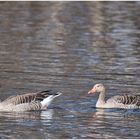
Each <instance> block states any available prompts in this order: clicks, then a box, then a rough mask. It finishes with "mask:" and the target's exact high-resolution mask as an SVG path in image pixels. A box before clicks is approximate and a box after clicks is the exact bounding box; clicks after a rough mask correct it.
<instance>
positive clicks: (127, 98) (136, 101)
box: [117, 95, 140, 106]
mask: <svg viewBox="0 0 140 140" xmlns="http://www.w3.org/2000/svg"><path fill="white" fill-rule="evenodd" d="M117 101H118V103H122V104H124V105H136V106H140V95H123V96H119V98H117Z"/></svg>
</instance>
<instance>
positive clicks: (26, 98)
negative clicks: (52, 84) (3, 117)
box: [3, 90, 56, 105]
mask: <svg viewBox="0 0 140 140" xmlns="http://www.w3.org/2000/svg"><path fill="white" fill-rule="evenodd" d="M55 94H56V93H54V92H52V91H51V90H46V91H41V92H38V93H26V94H23V95H16V96H10V97H9V98H7V99H6V100H4V101H3V102H4V103H7V104H13V105H17V104H23V103H30V102H32V101H42V100H43V99H45V98H47V97H48V96H50V95H55Z"/></svg>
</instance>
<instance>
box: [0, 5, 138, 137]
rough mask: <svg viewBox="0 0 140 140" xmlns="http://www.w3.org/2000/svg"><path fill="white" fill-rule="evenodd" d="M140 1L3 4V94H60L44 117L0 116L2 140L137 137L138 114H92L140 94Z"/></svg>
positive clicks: (36, 114) (0, 67) (0, 8)
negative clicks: (110, 100)
mask: <svg viewBox="0 0 140 140" xmlns="http://www.w3.org/2000/svg"><path fill="white" fill-rule="evenodd" d="M139 11H140V2H0V44H1V45H0V79H1V80H0V96H1V99H4V98H6V97H8V96H10V95H16V94H23V93H25V92H36V91H40V90H46V89H54V90H58V91H61V92H63V95H62V96H61V97H58V98H57V99H56V100H55V101H54V102H53V103H52V104H51V105H50V107H49V110H47V111H42V112H26V113H6V112H5V113H0V124H1V125H0V138H5V139H6V138H40V139H41V138H42V139H44V138H60V139H61V138H84V139H85V138H140V132H139V130H140V113H139V111H138V110H133V111H129V110H128V111H126V110H101V109H98V110H97V109H95V108H94V106H95V103H96V100H97V98H98V96H97V95H90V96H89V95H87V92H88V90H89V89H90V88H91V87H92V86H93V85H94V84H96V83H99V82H100V83H103V84H105V86H106V89H107V92H108V94H107V96H108V97H110V96H114V95H116V94H124V93H129V94H135V93H138V92H140V54H139V52H140V47H139V44H140V18H139V17H140V12H139Z"/></svg>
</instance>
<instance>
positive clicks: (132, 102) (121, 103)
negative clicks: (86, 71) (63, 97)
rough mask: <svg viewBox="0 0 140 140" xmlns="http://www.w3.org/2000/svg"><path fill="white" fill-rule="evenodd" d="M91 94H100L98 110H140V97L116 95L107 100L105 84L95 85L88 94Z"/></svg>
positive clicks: (97, 104)
mask: <svg viewBox="0 0 140 140" xmlns="http://www.w3.org/2000/svg"><path fill="white" fill-rule="evenodd" d="M91 93H99V98H98V101H97V103H96V107H97V108H123V109H137V108H140V95H116V96H113V97H111V98H110V99H108V100H105V87H104V85H103V84H96V85H94V86H93V88H92V89H91V90H90V91H89V92H88V94H91Z"/></svg>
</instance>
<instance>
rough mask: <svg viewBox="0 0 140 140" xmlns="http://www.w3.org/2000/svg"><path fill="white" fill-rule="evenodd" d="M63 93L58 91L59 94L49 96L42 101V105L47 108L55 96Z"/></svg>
mask: <svg viewBox="0 0 140 140" xmlns="http://www.w3.org/2000/svg"><path fill="white" fill-rule="evenodd" d="M61 94H62V93H60V92H58V95H50V96H49V97H47V98H45V99H44V100H43V101H41V102H40V103H41V105H42V108H47V107H48V106H49V105H50V103H51V102H52V101H53V99H54V98H55V97H58V96H60V95H61Z"/></svg>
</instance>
